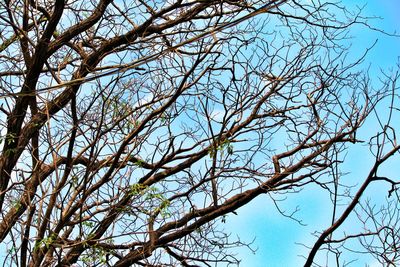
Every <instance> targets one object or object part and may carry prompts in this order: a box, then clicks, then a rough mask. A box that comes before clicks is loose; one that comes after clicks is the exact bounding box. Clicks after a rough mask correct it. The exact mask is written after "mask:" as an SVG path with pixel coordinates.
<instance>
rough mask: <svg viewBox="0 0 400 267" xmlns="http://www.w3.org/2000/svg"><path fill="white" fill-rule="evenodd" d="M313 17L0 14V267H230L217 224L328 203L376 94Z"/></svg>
mask: <svg viewBox="0 0 400 267" xmlns="http://www.w3.org/2000/svg"><path fill="white" fill-rule="evenodd" d="M311 2H312V3H311ZM314 2H316V1H302V2H297V1H257V0H255V1H241V0H237V1H236V0H229V1H228V0H226V1H225V0H219V1H204V0H194V1H140V0H139V1H124V0H121V1H112V0H98V1H94V0H89V1H81V0H74V1H66V0H54V1H42V0H36V1H35V0H26V1H21V0H5V1H2V2H1V3H0V14H2V15H1V17H0V31H1V36H0V38H1V45H0V53H1V54H0V64H1V72H0V77H1V80H0V86H1V87H0V90H1V95H0V101H1V112H2V114H1V115H0V123H1V126H2V128H3V130H2V132H1V138H2V150H1V158H0V175H1V178H0V179H1V182H0V209H1V222H0V240H1V241H2V242H3V245H4V246H5V247H6V249H7V257H5V261H4V265H8V266H70V265H73V264H75V263H77V264H78V266H89V265H90V266H129V265H133V264H135V265H138V266H175V265H182V266H199V265H201V266H210V265H216V264H217V263H221V264H236V263H238V262H239V260H240V259H238V258H235V257H234V256H233V255H232V254H231V253H230V250H229V249H230V248H231V247H236V246H241V245H245V246H246V245H247V244H244V243H242V242H241V241H240V240H235V239H231V237H230V236H229V235H228V234H227V233H225V232H223V231H221V229H220V227H219V223H218V221H217V220H216V219H218V218H225V216H227V215H229V214H230V213H234V212H235V210H236V209H238V208H240V207H242V206H243V205H246V204H247V203H249V202H250V201H251V200H253V199H254V198H256V197H257V196H259V195H261V194H268V195H270V196H271V198H272V199H274V196H275V195H276V194H286V193H290V192H296V191H297V190H300V189H302V188H306V187H307V185H308V184H311V183H313V184H314V183H316V184H318V185H320V186H321V190H327V191H328V193H331V194H333V195H335V191H334V188H335V186H337V185H338V183H337V180H335V177H336V176H335V168H333V166H336V165H337V164H339V163H340V162H341V157H342V156H343V153H342V152H343V151H344V150H345V149H346V147H347V144H351V143H355V142H357V141H358V139H357V137H356V136H357V135H356V133H357V131H358V129H359V128H360V127H361V126H362V125H363V123H364V121H365V119H366V118H367V117H368V115H369V114H370V113H371V112H372V111H373V110H374V108H375V106H376V104H377V103H378V102H379V101H380V100H381V99H382V98H383V97H384V96H386V95H387V94H388V93H387V90H378V91H373V90H372V89H370V88H369V86H368V84H367V80H366V79H365V78H363V77H364V76H363V75H361V73H360V70H359V69H357V66H358V65H359V63H360V62H361V60H362V58H363V54H360V55H359V58H360V59H359V60H357V61H355V62H349V61H348V60H347V59H346V52H347V47H346V42H345V39H346V38H347V30H348V28H349V27H350V26H351V25H352V24H355V23H361V24H365V23H366V21H365V20H364V19H363V18H362V17H360V16H359V14H357V13H350V12H348V11H347V10H346V9H345V8H343V7H341V6H340V5H339V4H337V3H330V2H326V3H320V2H318V3H314ZM394 147H395V150H396V151H397V144H396V145H395V146H394ZM396 151H394V152H393V153H395V152H396ZM385 153H386V152H385ZM388 153H389V154H390V153H392V152H388ZM389 154H388V155H389ZM385 155H386V154H385ZM385 157H386V156H379V157H378V156H377V164H378V163H379V162H380V161H381V160H384V159H385ZM375 178H376V177H375V175H373V177H371V178H368V179H375ZM368 181H369V180H368ZM349 208H350V210H349V212H351V211H352V210H353V209H354V205H350V206H349ZM330 232H331V231H330ZM330 232H329V231H328V232H327V234H325V235H329V234H330ZM324 242H325V236H323V238H322V243H324ZM322 243H321V244H322ZM318 249H319V247H317V248H316V249H313V250H312V253H315V252H316V251H318ZM371 251H372V250H371ZM310 255H311V254H310ZM310 259H311V262H312V260H313V259H312V257H311V256H310Z"/></svg>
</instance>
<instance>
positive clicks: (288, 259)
mask: <svg viewBox="0 0 400 267" xmlns="http://www.w3.org/2000/svg"><path fill="white" fill-rule="evenodd" d="M343 3H344V5H346V6H347V7H348V8H349V9H352V8H354V7H356V6H359V7H361V6H364V5H365V7H364V8H363V12H362V14H363V15H364V16H371V17H372V16H376V17H379V18H375V19H371V20H370V24H371V26H373V27H376V28H379V29H382V30H384V31H386V32H388V33H394V32H397V33H399V34H400V15H399V13H398V10H400V0H382V1H378V0H373V1H366V0H357V1H350V0H346V1H343ZM351 35H352V36H353V39H351V40H349V41H350V42H351V43H352V48H351V53H352V55H354V56H355V57H357V56H360V55H361V54H362V53H364V51H365V49H366V48H368V47H370V46H371V45H372V44H373V43H374V42H375V40H377V43H376V45H375V46H374V48H373V49H372V50H371V51H370V53H369V54H368V55H367V57H366V59H365V61H364V62H363V67H364V68H368V67H369V69H370V77H371V80H372V83H371V84H372V85H373V86H376V87H379V86H380V85H381V84H380V83H379V82H378V78H379V76H381V70H383V71H389V70H390V69H395V67H396V64H397V63H399V56H400V37H393V36H388V35H385V34H382V33H380V32H378V31H372V30H370V29H368V28H366V27H365V26H356V27H354V28H353V30H352V31H351ZM352 55H350V56H352ZM381 109H382V110H380V111H381V112H382V113H381V114H383V115H384V114H385V112H386V111H387V109H385V107H382V108H381ZM365 126H366V127H365V128H364V129H363V131H362V132H361V133H360V135H361V136H362V137H363V138H367V137H368V136H371V135H372V134H373V133H375V132H376V131H378V130H379V129H378V127H377V125H376V124H375V123H374V122H373V121H372V120H371V121H369V122H368V123H367V124H366V125H365ZM396 160H397V161H398V160H399V159H398V158H397V159H396V158H393V159H392V160H391V161H390V162H388V164H386V165H385V166H384V167H385V168H384V169H383V170H381V171H382V173H381V174H385V175H389V176H391V177H396V176H395V175H398V173H399V172H400V167H398V166H397V165H399V164H396ZM372 163H373V158H372V157H371V155H370V154H369V152H368V147H366V146H363V145H357V146H354V147H351V148H350V150H349V151H348V154H347V157H346V163H345V164H344V165H343V168H344V170H345V171H349V172H351V173H350V174H349V175H347V176H346V178H345V179H349V180H350V181H352V182H354V184H355V185H357V184H359V183H360V182H361V181H362V179H363V178H364V177H365V176H366V174H367V173H368V171H369V168H370V167H371V166H372ZM374 186H375V187H374V188H373V190H368V191H367V192H366V195H365V198H367V197H368V198H372V199H373V200H374V201H376V202H377V203H379V202H382V201H383V200H384V199H385V196H386V195H387V188H388V187H387V186H385V185H384V184H378V185H376V184H375V185H374ZM281 204H282V206H281V208H282V209H284V210H286V211H293V210H295V209H296V207H297V206H299V208H301V210H300V211H299V212H298V216H297V218H298V219H300V220H302V222H303V223H304V224H306V226H301V225H300V224H298V223H296V222H294V221H292V220H290V219H287V218H284V217H283V216H282V215H280V214H279V213H278V212H277V210H276V208H275V207H274V206H273V203H272V201H271V200H270V199H269V197H268V196H261V197H259V198H258V199H256V200H254V201H253V202H251V203H250V204H248V205H247V206H246V207H244V208H242V209H240V210H239V211H238V212H239V215H238V216H235V215H230V216H229V217H228V220H227V224H226V225H225V229H226V230H227V231H228V232H232V236H233V237H235V236H236V235H238V236H240V238H241V239H242V241H249V242H250V241H252V240H253V239H254V238H255V241H254V243H253V247H255V248H258V250H257V252H256V253H255V254H253V253H252V252H251V251H248V250H246V249H240V250H238V251H237V253H238V254H237V256H238V258H241V259H242V263H241V266H252V267H278V266H287V267H290V266H302V265H303V264H304V259H303V258H302V257H301V255H307V251H308V250H307V249H306V248H304V247H303V246H301V245H298V244H296V243H303V244H306V245H309V246H312V245H313V240H315V239H314V237H313V236H312V232H314V231H315V230H317V231H321V230H324V229H325V228H326V227H328V226H329V222H330V220H331V206H329V205H328V204H329V196H328V195H326V194H325V193H323V192H321V190H320V188H318V187H316V186H314V187H313V186H308V187H306V190H304V191H303V192H301V193H299V194H295V195H290V196H288V198H287V199H286V200H285V201H283V202H282V203H281ZM345 230H347V231H346V232H347V233H351V231H357V226H356V225H354V224H352V221H351V220H350V221H349V222H347V223H346V224H345V226H344V227H342V228H340V229H339V231H338V233H339V234H340V233H342V232H343V231H345ZM345 257H349V259H357V261H356V262H354V263H353V264H351V265H350V266H367V265H369V266H371V267H372V266H380V265H377V262H376V261H375V260H374V259H372V258H370V257H362V256H360V255H356V254H347V255H345Z"/></svg>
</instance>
